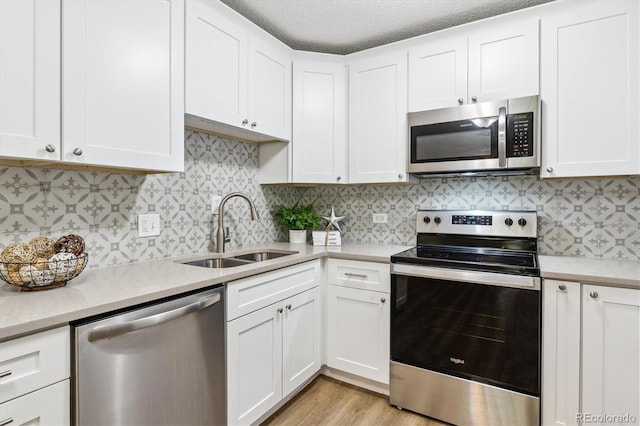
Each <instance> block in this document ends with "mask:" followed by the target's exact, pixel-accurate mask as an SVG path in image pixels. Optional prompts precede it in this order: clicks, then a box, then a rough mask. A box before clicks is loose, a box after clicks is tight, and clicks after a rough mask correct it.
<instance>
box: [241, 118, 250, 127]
mask: <svg viewBox="0 0 640 426" xmlns="http://www.w3.org/2000/svg"><path fill="white" fill-rule="evenodd" d="M247 124H249V120H247V119H246V118H245V119H244V120H242V125H243V126H246V125H247Z"/></svg>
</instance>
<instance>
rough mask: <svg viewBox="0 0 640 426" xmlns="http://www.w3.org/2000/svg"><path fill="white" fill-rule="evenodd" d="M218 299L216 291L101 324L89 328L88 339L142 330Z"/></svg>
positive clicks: (186, 313)
mask: <svg viewBox="0 0 640 426" xmlns="http://www.w3.org/2000/svg"><path fill="white" fill-rule="evenodd" d="M219 301H220V293H216V294H214V295H212V296H210V297H207V298H206V299H201V300H198V301H197V302H193V303H190V304H188V305H185V306H181V307H179V308H176V309H172V310H170V311H166V312H161V313H159V314H155V315H151V316H149V317H144V318H140V319H137V320H134V321H131V322H126V323H124V324H115V325H103V326H98V327H96V328H94V329H93V330H91V332H90V333H89V341H90V342H95V341H96V340H100V339H108V338H110V337H116V336H119V335H121V334H125V333H130V332H132V331H137V330H142V329H144V328H149V327H153V326H156V325H159V324H162V323H165V322H168V321H172V320H174V319H177V318H180V317H183V316H185V315H188V314H190V313H193V312H197V311H201V310H203V309H206V308H208V307H209V306H211V305H213V304H215V303H218V302H219Z"/></svg>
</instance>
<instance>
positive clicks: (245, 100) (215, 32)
mask: <svg viewBox="0 0 640 426" xmlns="http://www.w3.org/2000/svg"><path fill="white" fill-rule="evenodd" d="M186 21H187V29H186V102H185V113H186V114H187V116H186V123H187V125H188V126H190V127H193V128H196V129H203V130H208V131H212V132H216V133H220V134H224V135H228V136H232V137H235V138H239V139H246V140H251V141H257V142H261V141H271V140H284V141H288V140H289V139H290V138H291V49H289V48H288V47H287V46H285V45H284V44H282V43H280V42H278V41H277V40H275V39H273V38H272V37H271V36H270V35H268V34H267V33H265V32H263V31H262V30H259V29H257V28H253V27H252V24H250V23H249V22H248V21H246V22H245V21H244V18H241V17H240V16H239V15H237V14H235V12H233V11H231V10H229V9H228V8H227V7H226V6H224V5H222V4H220V3H218V2H211V1H209V2H206V1H203V0H194V1H190V2H189V3H188V5H187V20H186Z"/></svg>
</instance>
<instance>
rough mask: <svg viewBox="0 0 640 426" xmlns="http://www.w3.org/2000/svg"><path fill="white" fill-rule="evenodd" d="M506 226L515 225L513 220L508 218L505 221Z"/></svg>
mask: <svg viewBox="0 0 640 426" xmlns="http://www.w3.org/2000/svg"><path fill="white" fill-rule="evenodd" d="M504 224H505V225H507V226H511V225H513V219H511V218H510V217H508V218H506V219H505V220H504Z"/></svg>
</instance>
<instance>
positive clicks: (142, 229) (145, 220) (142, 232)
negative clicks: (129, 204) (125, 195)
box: [138, 213, 160, 237]
mask: <svg viewBox="0 0 640 426" xmlns="http://www.w3.org/2000/svg"><path fill="white" fill-rule="evenodd" d="M156 235H160V215H159V214H157V213H151V214H139V215H138V237H153V236H156Z"/></svg>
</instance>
